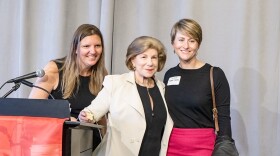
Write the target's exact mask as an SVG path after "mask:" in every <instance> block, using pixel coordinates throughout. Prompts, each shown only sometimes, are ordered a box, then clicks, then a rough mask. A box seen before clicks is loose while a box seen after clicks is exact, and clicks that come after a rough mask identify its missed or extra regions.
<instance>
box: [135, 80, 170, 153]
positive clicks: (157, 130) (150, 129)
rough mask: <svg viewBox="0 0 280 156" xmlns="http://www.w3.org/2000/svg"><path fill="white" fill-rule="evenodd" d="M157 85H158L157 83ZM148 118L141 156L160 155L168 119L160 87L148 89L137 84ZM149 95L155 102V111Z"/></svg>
mask: <svg viewBox="0 0 280 156" xmlns="http://www.w3.org/2000/svg"><path fill="white" fill-rule="evenodd" d="M155 84H156V83H155ZM137 89H138V92H139V95H140V97H141V100H142V104H143V107H144V112H145V118H146V131H145V134H144V138H143V141H142V144H141V147H140V151H139V156H148V155H159V152H160V148H161V139H162V135H163V131H164V126H165V122H166V118H167V112H166V108H165V105H164V101H163V98H162V96H161V94H160V91H159V89H158V87H157V86H156V85H155V86H154V87H153V88H146V87H143V86H140V85H138V84H137ZM149 94H150V96H151V98H152V100H153V110H152V108H151V102H150V98H149Z"/></svg>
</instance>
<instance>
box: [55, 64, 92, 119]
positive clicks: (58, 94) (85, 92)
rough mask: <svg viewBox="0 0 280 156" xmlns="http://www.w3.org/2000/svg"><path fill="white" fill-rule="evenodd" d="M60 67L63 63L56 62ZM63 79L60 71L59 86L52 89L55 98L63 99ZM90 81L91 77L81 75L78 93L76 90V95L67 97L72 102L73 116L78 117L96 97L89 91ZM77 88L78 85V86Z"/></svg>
mask: <svg viewBox="0 0 280 156" xmlns="http://www.w3.org/2000/svg"><path fill="white" fill-rule="evenodd" d="M55 63H56V65H57V67H58V69H60V68H61V67H62V63H58V62H55ZM61 80H62V71H60V72H59V82H58V86H57V88H56V89H55V90H52V92H51V94H52V96H53V97H54V98H55V99H63V97H62V91H61ZM89 81H90V77H89V76H87V77H84V76H80V82H81V84H80V86H79V91H78V92H77V93H76V92H74V95H72V96H71V97H70V98H67V99H66V100H68V101H69V103H70V108H71V116H72V117H75V118H77V117H78V115H79V113H80V111H81V110H82V109H84V108H85V107H87V106H88V105H90V103H91V101H92V100H93V99H94V98H95V97H96V96H95V95H93V94H91V92H90V91H89V87H88V85H89ZM76 88H77V87H76Z"/></svg>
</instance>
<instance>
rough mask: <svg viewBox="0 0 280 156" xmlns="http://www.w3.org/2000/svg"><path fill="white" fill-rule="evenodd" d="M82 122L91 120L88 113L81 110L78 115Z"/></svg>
mask: <svg viewBox="0 0 280 156" xmlns="http://www.w3.org/2000/svg"><path fill="white" fill-rule="evenodd" d="M78 118H79V120H80V122H89V120H88V118H87V113H86V112H85V111H81V112H80V114H79V116H78Z"/></svg>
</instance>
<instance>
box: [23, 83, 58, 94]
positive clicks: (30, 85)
mask: <svg viewBox="0 0 280 156" xmlns="http://www.w3.org/2000/svg"><path fill="white" fill-rule="evenodd" d="M21 83H22V84H24V85H26V86H29V87H35V88H39V89H41V90H43V91H45V92H47V93H48V94H49V96H50V97H51V98H52V99H54V97H53V96H52V94H51V93H50V92H49V91H47V90H46V89H44V88H42V87H39V86H35V85H34V84H33V83H31V82H29V81H26V80H21Z"/></svg>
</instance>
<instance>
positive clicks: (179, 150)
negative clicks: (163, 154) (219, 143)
mask: <svg viewBox="0 0 280 156" xmlns="http://www.w3.org/2000/svg"><path fill="white" fill-rule="evenodd" d="M215 140H216V134H215V132H214V129H213V128H173V129H172V132H171V136H170V139H169V144H168V150H167V156H211V155H212V152H213V149H214V145H215Z"/></svg>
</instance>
